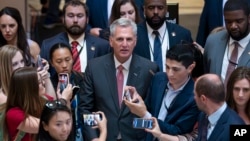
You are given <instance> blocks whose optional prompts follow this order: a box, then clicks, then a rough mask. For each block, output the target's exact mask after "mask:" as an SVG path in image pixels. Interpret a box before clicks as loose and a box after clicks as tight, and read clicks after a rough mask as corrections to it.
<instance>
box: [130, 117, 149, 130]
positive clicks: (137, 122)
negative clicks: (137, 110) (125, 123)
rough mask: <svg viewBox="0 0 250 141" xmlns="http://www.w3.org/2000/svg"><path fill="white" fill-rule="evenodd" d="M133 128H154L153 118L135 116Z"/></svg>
mask: <svg viewBox="0 0 250 141" xmlns="http://www.w3.org/2000/svg"><path fill="white" fill-rule="evenodd" d="M133 128H138V129H145V128H148V129H152V128H153V120H152V119H144V118H134V120H133Z"/></svg>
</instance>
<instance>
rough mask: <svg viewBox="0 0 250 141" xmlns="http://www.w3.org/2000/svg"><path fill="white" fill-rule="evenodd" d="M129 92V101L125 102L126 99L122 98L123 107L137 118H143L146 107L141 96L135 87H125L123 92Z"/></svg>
mask: <svg viewBox="0 0 250 141" xmlns="http://www.w3.org/2000/svg"><path fill="white" fill-rule="evenodd" d="M127 90H128V91H129V92H130V94H131V98H132V99H131V101H129V100H127V99H126V98H123V100H124V103H125V105H126V106H127V107H128V108H129V110H130V111H131V112H132V113H133V114H135V115H137V116H139V117H144V116H145V115H146V113H147V107H146V105H145V103H144V101H143V99H142V98H141V96H140V95H139V94H138V93H137V91H136V89H135V87H132V86H126V87H125V91H127Z"/></svg>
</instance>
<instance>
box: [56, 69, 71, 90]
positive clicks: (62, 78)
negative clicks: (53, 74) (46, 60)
mask: <svg viewBox="0 0 250 141" xmlns="http://www.w3.org/2000/svg"><path fill="white" fill-rule="evenodd" d="M68 84H69V74H67V73H59V74H58V85H57V88H58V89H60V93H62V92H63V90H64V89H65V88H66V87H67V85H68Z"/></svg>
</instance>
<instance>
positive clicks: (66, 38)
mask: <svg viewBox="0 0 250 141" xmlns="http://www.w3.org/2000/svg"><path fill="white" fill-rule="evenodd" d="M61 34H62V36H59V39H60V41H62V42H63V43H65V44H66V45H69V46H70V47H71V44H70V43H69V38H68V35H67V33H66V32H63V33H61Z"/></svg>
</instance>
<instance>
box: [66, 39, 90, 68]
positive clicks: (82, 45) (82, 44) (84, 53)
mask: <svg viewBox="0 0 250 141" xmlns="http://www.w3.org/2000/svg"><path fill="white" fill-rule="evenodd" d="M68 38H69V44H70V46H71V42H72V41H77V42H78V43H79V44H78V46H77V51H78V52H79V51H80V50H81V48H82V51H81V52H80V54H79V57H80V63H81V72H85V68H86V66H87V61H88V58H87V44H86V40H85V39H84V38H85V34H83V35H82V36H80V37H79V38H78V39H77V40H73V39H72V38H71V37H70V36H68Z"/></svg>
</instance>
